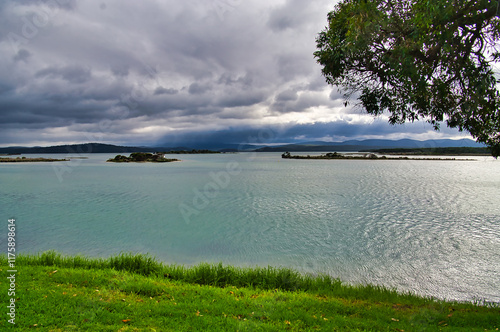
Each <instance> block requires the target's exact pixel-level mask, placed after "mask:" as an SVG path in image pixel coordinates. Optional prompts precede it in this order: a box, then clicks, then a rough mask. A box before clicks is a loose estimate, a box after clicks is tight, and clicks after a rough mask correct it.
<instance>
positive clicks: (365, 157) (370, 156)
mask: <svg viewBox="0 0 500 332" xmlns="http://www.w3.org/2000/svg"><path fill="white" fill-rule="evenodd" d="M281 158H284V159H328V160H332V159H355V160H457V159H455V158H408V157H386V156H378V155H376V154H374V153H365V154H363V155H346V154H340V153H337V152H329V153H327V154H322V155H319V156H311V155H306V156H300V155H291V154H290V152H285V153H283V154H282V155H281ZM460 160H473V159H460Z"/></svg>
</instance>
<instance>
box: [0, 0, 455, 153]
mask: <svg viewBox="0 0 500 332" xmlns="http://www.w3.org/2000/svg"><path fill="white" fill-rule="evenodd" d="M333 6H334V2H332V1H330V0H315V1H309V2H305V1H299V0H285V1H242V0H208V1H201V0H190V1H189V0H188V1H183V2H180V1H148V0H146V1H140V2H138V1H120V0H101V1H79V0H36V1H35V0H33V1H28V0H24V1H13V0H6V1H3V2H2V3H1V4H0V53H1V54H2V57H1V59H0V117H1V119H2V120H1V121H0V145H2V146H8V145H53V144H65V143H81V142H88V141H99V142H103V143H115V144H127V145H145V144H154V145H174V143H176V142H178V143H189V142H194V140H195V139H197V140H205V141H211V140H220V141H226V142H227V141H231V142H232V143H240V142H244V141H245V140H246V139H247V138H248V137H251V136H252V135H256V134H258V133H259V132H262V130H268V129H269V128H271V129H270V130H272V132H273V133H274V134H273V135H274V136H273V137H272V140H273V141H276V142H278V141H296V140H306V139H311V140H316V139H324V140H342V139H349V138H374V137H380V138H382V137H384V138H387V137H394V138H401V137H411V138H422V139H425V138H426V137H427V136H432V137H435V136H436V135H441V137H456V136H460V135H459V134H457V132H455V131H450V130H444V131H442V132H441V133H432V132H431V131H430V130H429V128H430V126H425V125H422V124H418V125H405V126H398V127H393V126H389V125H387V123H386V120H385V119H384V117H382V118H380V119H375V120H374V119H373V118H371V117H369V116H367V115H366V114H364V113H363V112H361V111H360V110H359V109H357V108H356V107H353V106H352V104H351V105H350V106H348V107H345V106H344V100H343V98H342V94H341V93H339V92H338V90H337V88H336V87H331V86H328V85H327V84H326V83H325V81H324V79H323V77H322V76H321V68H320V67H319V65H317V64H316V62H315V59H314V57H313V52H314V51H315V37H316V35H317V33H318V32H319V31H321V30H322V29H323V28H324V27H325V25H326V15H327V13H328V12H329V11H330V10H332V9H333ZM266 128H268V129H266ZM461 136H464V135H461ZM270 140H271V139H270Z"/></svg>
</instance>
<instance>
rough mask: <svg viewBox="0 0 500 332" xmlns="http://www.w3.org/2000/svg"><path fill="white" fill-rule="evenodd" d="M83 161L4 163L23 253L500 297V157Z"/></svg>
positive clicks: (3, 182)
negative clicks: (141, 259) (270, 271)
mask: <svg viewBox="0 0 500 332" xmlns="http://www.w3.org/2000/svg"><path fill="white" fill-rule="evenodd" d="M84 156H85V157H88V159H74V160H72V161H70V162H63V163H32V164H0V197H1V206H0V216H3V219H5V226H6V227H5V229H6V228H7V219H8V218H12V217H14V218H16V220H17V248H18V249H19V250H20V251H21V252H32V253H33V252H39V251H44V250H49V249H55V250H57V251H61V252H63V253H66V254H77V253H81V254H85V255H87V256H97V257H106V256H109V255H112V254H116V253H119V252H142V253H151V254H153V255H155V256H156V257H157V258H158V259H160V260H162V261H164V262H167V263H180V264H186V265H190V264H196V263H198V262H202V261H204V262H224V263H230V264H235V265H239V266H255V265H262V266H267V265H268V264H270V265H279V266H288V267H293V268H295V269H298V270H300V271H303V272H310V273H328V274H331V275H332V276H335V277H339V278H340V279H341V280H343V281H345V282H349V283H354V284H359V283H373V284H378V285H384V286H387V287H394V288H397V289H398V290H400V291H411V292H414V293H418V294H421V295H426V296H434V297H437V298H446V299H455V300H482V299H484V300H486V301H493V302H500V287H499V286H500V258H499V257H500V161H496V160H494V159H493V158H489V157H475V158H476V159H477V161H423V160H421V161H418V160H408V161H399V160H395V161H394V160H383V161H382V160H375V161H370V160H284V159H281V158H280V154H276V153H260V154H252V153H238V154H222V155H175V156H174V158H179V159H181V160H182V162H175V163H167V164H114V163H106V162H105V160H107V159H108V158H110V157H113V156H114V154H113V155H108V154H88V155H84ZM56 157H61V156H56ZM6 247H7V246H6V231H5V232H3V234H2V236H1V238H0V248H6ZM19 269H22V267H20V268H19Z"/></svg>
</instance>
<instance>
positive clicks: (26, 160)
mask: <svg viewBox="0 0 500 332" xmlns="http://www.w3.org/2000/svg"><path fill="white" fill-rule="evenodd" d="M55 161H69V159H54V158H26V157H16V158H4V157H0V163H34V162H55Z"/></svg>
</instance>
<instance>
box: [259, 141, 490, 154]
mask: <svg viewBox="0 0 500 332" xmlns="http://www.w3.org/2000/svg"><path fill="white" fill-rule="evenodd" d="M438 147H439V148H446V147H485V145H483V144H480V143H477V142H476V141H473V140H471V139H460V140H452V139H438V140H425V141H417V140H412V139H400V140H385V139H369V140H361V141H358V140H348V141H344V142H305V143H299V144H285V145H278V146H267V147H262V148H258V149H256V150H255V151H257V152H286V151H289V152H331V151H332V150H335V151H343V152H345V151H350V152H356V151H362V150H370V149H388V148H408V149H410V148H438Z"/></svg>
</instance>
